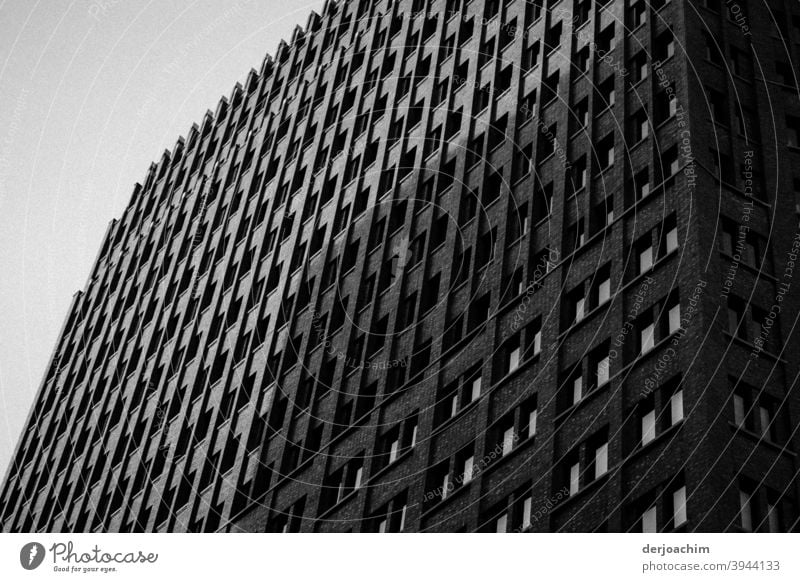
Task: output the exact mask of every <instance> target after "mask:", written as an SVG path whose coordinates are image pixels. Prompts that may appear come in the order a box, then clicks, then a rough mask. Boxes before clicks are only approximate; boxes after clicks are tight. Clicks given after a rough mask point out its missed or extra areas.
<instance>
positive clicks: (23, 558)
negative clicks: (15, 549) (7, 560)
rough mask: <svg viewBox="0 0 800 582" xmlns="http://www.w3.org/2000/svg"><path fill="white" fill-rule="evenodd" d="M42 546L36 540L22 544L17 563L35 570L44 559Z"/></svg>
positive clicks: (27, 568)
mask: <svg viewBox="0 0 800 582" xmlns="http://www.w3.org/2000/svg"><path fill="white" fill-rule="evenodd" d="M44 554H45V551H44V546H43V545H42V544H40V543H38V542H31V543H29V544H25V545H24V546H22V549H21V550H20V551H19V563H20V564H22V567H23V568H25V569H26V570H35V569H36V568H38V567H39V566H41V565H42V562H43V561H44Z"/></svg>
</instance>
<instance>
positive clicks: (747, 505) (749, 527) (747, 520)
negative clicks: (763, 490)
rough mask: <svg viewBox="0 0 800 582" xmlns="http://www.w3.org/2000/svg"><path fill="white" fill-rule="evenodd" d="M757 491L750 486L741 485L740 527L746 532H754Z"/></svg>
mask: <svg viewBox="0 0 800 582" xmlns="http://www.w3.org/2000/svg"><path fill="white" fill-rule="evenodd" d="M754 493H755V491H754V489H753V488H752V486H750V485H749V484H745V483H742V484H740V485H739V517H740V525H741V527H742V529H743V530H745V531H753V495H754Z"/></svg>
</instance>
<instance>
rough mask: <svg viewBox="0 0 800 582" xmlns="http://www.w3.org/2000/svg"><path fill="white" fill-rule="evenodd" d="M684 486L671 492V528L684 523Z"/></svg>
mask: <svg viewBox="0 0 800 582" xmlns="http://www.w3.org/2000/svg"><path fill="white" fill-rule="evenodd" d="M686 519H687V518H686V486H685V485H681V486H680V487H678V488H677V489H675V490H674V491H673V492H672V527H673V528H677V527H680V526H682V525H683V524H684V523H686Z"/></svg>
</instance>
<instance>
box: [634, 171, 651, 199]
mask: <svg viewBox="0 0 800 582" xmlns="http://www.w3.org/2000/svg"><path fill="white" fill-rule="evenodd" d="M633 187H634V192H635V194H636V200H643V199H644V198H647V196H648V195H649V194H650V177H649V172H648V170H647V168H645V169H643V170H641V171H640V172H638V173H637V174H636V176H634V178H633Z"/></svg>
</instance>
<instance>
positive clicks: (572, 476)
mask: <svg viewBox="0 0 800 582" xmlns="http://www.w3.org/2000/svg"><path fill="white" fill-rule="evenodd" d="M580 478H581V465H580V463H579V462H578V461H577V460H576V461H575V462H573V463H572V464H571V465H570V466H569V494H570V496H572V495H575V494H576V493H578V491H579V490H580Z"/></svg>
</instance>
